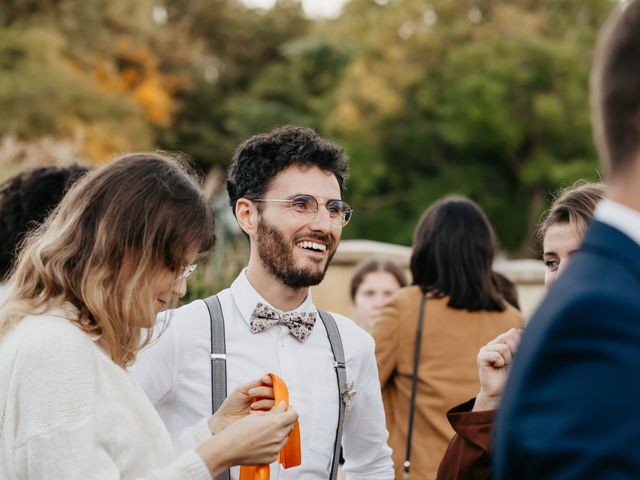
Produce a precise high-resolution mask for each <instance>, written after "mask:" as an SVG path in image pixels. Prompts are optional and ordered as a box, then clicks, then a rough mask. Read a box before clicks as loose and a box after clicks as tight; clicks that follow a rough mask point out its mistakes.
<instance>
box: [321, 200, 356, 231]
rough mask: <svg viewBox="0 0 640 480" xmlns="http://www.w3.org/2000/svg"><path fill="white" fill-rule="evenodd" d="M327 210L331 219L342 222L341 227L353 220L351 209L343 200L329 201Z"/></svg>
mask: <svg viewBox="0 0 640 480" xmlns="http://www.w3.org/2000/svg"><path fill="white" fill-rule="evenodd" d="M327 210H329V215H330V216H331V218H336V219H339V220H340V224H341V225H343V226H344V225H346V224H347V223H349V220H351V212H352V210H351V207H350V206H349V204H348V203H346V202H343V201H342V200H329V201H328V202H327Z"/></svg>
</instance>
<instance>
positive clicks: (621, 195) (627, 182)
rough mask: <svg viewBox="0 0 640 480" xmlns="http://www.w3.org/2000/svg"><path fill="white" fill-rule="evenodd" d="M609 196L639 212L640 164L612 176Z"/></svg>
mask: <svg viewBox="0 0 640 480" xmlns="http://www.w3.org/2000/svg"><path fill="white" fill-rule="evenodd" d="M609 192H610V193H609V198H610V199H611V200H613V201H614V202H618V203H620V204H622V205H624V206H626V207H629V208H632V209H634V210H636V211H638V212H640V166H637V167H635V168H632V169H630V171H626V172H625V173H624V174H622V173H621V174H619V175H617V176H616V177H614V178H612V179H611V181H610V184H609Z"/></svg>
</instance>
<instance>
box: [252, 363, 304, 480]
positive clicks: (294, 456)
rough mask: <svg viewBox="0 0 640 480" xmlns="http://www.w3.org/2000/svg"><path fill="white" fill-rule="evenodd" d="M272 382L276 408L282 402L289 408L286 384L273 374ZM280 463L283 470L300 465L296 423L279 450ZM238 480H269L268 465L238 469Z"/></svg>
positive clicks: (298, 430)
mask: <svg viewBox="0 0 640 480" xmlns="http://www.w3.org/2000/svg"><path fill="white" fill-rule="evenodd" d="M268 375H269V376H270V377H271V380H272V381H273V396H274V398H275V402H276V406H277V405H279V404H280V402H284V403H285V404H286V405H287V407H289V390H288V389H287V384H286V383H284V380H282V379H281V378H280V377H278V376H277V375H276V374H274V373H269V374H268ZM279 459H280V463H281V464H282V466H283V467H284V468H291V467H297V466H298V465H300V464H301V463H302V454H301V452H300V425H299V424H298V421H297V420H296V422H295V423H294V424H293V430H291V433H290V434H289V439H288V440H287V443H286V444H285V446H284V447H283V448H282V450H280V458H279ZM240 480H269V465H254V466H250V467H246V466H245V467H240Z"/></svg>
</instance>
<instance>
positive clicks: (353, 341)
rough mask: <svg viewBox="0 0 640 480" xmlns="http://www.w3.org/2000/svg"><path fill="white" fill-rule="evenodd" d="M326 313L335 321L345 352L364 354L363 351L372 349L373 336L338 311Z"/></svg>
mask: <svg viewBox="0 0 640 480" xmlns="http://www.w3.org/2000/svg"><path fill="white" fill-rule="evenodd" d="M327 313H329V314H330V315H331V316H332V317H333V318H334V320H335V321H336V325H337V326H338V331H339V332H340V338H341V340H342V344H343V345H344V349H345V353H347V352H348V353H351V354H364V353H365V352H368V351H370V350H371V351H372V350H373V348H374V341H373V338H372V337H371V335H370V334H369V333H368V332H366V331H365V330H363V329H362V328H360V327H359V326H358V324H356V322H354V321H353V320H351V319H350V318H349V317H346V316H344V315H341V314H339V313H335V312H327Z"/></svg>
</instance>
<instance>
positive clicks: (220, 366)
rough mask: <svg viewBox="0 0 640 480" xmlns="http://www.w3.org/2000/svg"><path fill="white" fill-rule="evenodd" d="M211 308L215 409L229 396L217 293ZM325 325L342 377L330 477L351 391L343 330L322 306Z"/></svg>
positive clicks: (221, 479) (334, 471)
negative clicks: (341, 331) (339, 328)
mask: <svg viewBox="0 0 640 480" xmlns="http://www.w3.org/2000/svg"><path fill="white" fill-rule="evenodd" d="M204 302H205V303H206V304H207V308H208V309H209V317H210V318H211V410H212V412H215V411H216V410H217V409H218V408H220V405H222V402H223V401H224V399H225V398H226V396H227V363H226V362H227V354H226V348H225V336H224V317H223V315H222V307H221V306H220V300H219V299H218V296H217V295H212V296H211V297H209V298H206V299H205V301H204ZM318 313H320V318H321V319H322V323H324V328H325V329H326V331H327V336H328V337H329V343H330V344H331V350H332V351H333V359H334V363H333V365H334V367H335V369H336V377H337V380H338V391H339V401H338V403H339V410H338V427H337V429H336V441H335V443H334V446H333V460H332V462H331V474H330V476H329V479H330V480H335V479H336V478H337V476H338V463H339V462H340V450H341V446H342V430H343V428H344V414H345V405H344V399H345V398H346V395H347V372H346V368H345V360H344V349H343V348H342V340H341V339H340V331H339V330H338V326H337V325H336V321H335V320H334V318H333V317H332V316H331V314H329V313H328V312H325V311H323V310H318ZM229 478H230V476H229V470H227V471H226V472H224V473H223V474H222V475H221V476H220V477H218V480H229Z"/></svg>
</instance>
